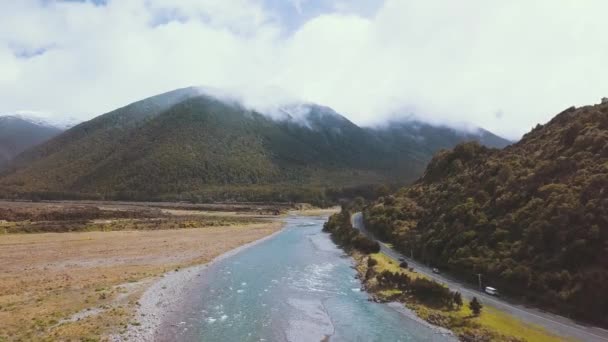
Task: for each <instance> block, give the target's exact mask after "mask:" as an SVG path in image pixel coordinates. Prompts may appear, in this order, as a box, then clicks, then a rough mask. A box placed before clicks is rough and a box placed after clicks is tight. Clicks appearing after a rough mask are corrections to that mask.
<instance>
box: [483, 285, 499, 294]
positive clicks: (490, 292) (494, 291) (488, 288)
mask: <svg viewBox="0 0 608 342" xmlns="http://www.w3.org/2000/svg"><path fill="white" fill-rule="evenodd" d="M485 293H487V294H489V295H491V296H498V290H497V289H495V288H493V287H489V286H486V288H485Z"/></svg>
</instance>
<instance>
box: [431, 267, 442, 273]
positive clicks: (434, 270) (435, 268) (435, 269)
mask: <svg viewBox="0 0 608 342" xmlns="http://www.w3.org/2000/svg"><path fill="white" fill-rule="evenodd" d="M432 271H433V273H435V274H439V273H441V272H439V269H438V268H437V267H433V269H432Z"/></svg>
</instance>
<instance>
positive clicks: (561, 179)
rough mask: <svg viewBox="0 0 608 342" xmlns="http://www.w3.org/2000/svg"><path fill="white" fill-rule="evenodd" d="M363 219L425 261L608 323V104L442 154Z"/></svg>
mask: <svg viewBox="0 0 608 342" xmlns="http://www.w3.org/2000/svg"><path fill="white" fill-rule="evenodd" d="M364 217H365V221H366V224H367V227H368V228H370V229H371V230H372V231H374V232H375V233H376V234H378V235H379V236H381V237H382V238H384V239H386V240H388V241H391V242H393V243H394V245H395V246H396V248H398V249H400V250H402V251H404V252H406V253H407V254H409V253H410V250H413V253H414V256H415V257H416V258H417V259H419V260H423V261H425V262H428V263H430V264H431V265H433V266H437V267H440V268H443V269H446V270H450V271H451V272H453V273H454V274H456V275H458V276H460V277H462V278H463V279H467V280H469V281H471V282H475V283H476V282H477V276H476V274H478V273H481V274H482V275H483V279H484V281H485V285H490V286H495V287H498V288H499V289H500V290H501V291H502V292H503V293H507V294H509V295H514V296H521V297H525V298H526V299H527V300H528V301H531V302H535V303H537V304H539V305H541V306H543V307H546V308H551V309H554V310H557V311H559V312H561V313H563V314H567V315H573V316H577V317H581V318H585V319H588V320H592V321H595V322H601V323H602V324H604V325H608V294H607V293H606V292H605V291H603V288H604V287H605V286H606V284H608V104H602V105H596V106H588V107H583V108H579V109H575V108H574V107H572V108H569V109H567V110H565V111H564V112H562V113H560V114H558V115H557V116H556V117H555V118H553V120H551V121H550V122H549V123H547V124H545V125H542V126H541V125H538V126H537V127H536V128H535V129H534V130H532V131H531V132H530V133H528V134H526V135H525V136H524V137H523V139H522V140H521V141H520V142H518V143H516V144H513V145H511V146H509V147H506V148H505V149H503V150H496V149H489V148H486V147H482V146H480V145H478V144H476V143H465V144H461V145H458V146H457V147H455V148H454V149H453V150H451V151H444V152H440V153H438V154H437V155H435V157H433V159H432V161H431V162H430V164H429V166H428V167H427V169H426V171H425V173H424V176H423V177H422V178H421V179H419V180H418V181H417V182H416V183H415V184H413V185H411V186H408V187H405V188H403V189H401V190H400V191H399V192H397V193H396V194H395V195H394V196H387V197H384V198H381V199H379V200H378V201H377V202H376V203H374V204H372V205H370V206H369V207H367V208H366V209H365V211H364Z"/></svg>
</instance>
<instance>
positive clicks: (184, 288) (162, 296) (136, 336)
mask: <svg viewBox="0 0 608 342" xmlns="http://www.w3.org/2000/svg"><path fill="white" fill-rule="evenodd" d="M282 231H283V229H279V230H277V231H275V232H273V233H272V234H270V235H267V236H265V237H262V238H260V239H257V240H255V241H252V242H249V243H246V244H244V245H241V246H239V247H237V248H234V249H232V250H230V251H228V252H225V253H223V254H221V255H219V256H217V257H215V258H214V259H213V260H211V261H209V262H207V263H204V264H199V265H194V266H190V267H187V268H184V269H178V270H175V271H170V272H167V273H165V274H163V275H161V278H160V279H158V280H157V281H155V282H154V283H153V284H151V285H150V286H149V287H148V288H147V290H146V291H145V292H144V293H143V294H142V296H141V297H140V299H139V301H138V309H137V311H136V313H135V316H134V320H133V323H132V324H131V325H129V327H128V328H127V330H126V331H124V332H123V333H121V334H115V335H113V336H111V337H110V340H111V341H129V342H131V341H135V342H138V341H142V342H146V341H153V340H154V336H155V334H156V332H157V329H158V328H159V327H160V326H161V323H162V322H163V319H164V318H165V317H167V316H168V315H169V314H171V312H174V311H175V310H178V309H179V308H180V307H182V306H183V304H184V302H186V301H188V300H191V299H190V298H185V297H184V294H186V293H188V292H189V291H188V287H189V286H191V285H192V280H193V279H195V278H196V277H200V276H201V274H202V272H203V271H204V270H205V269H207V268H208V267H209V266H211V265H213V264H214V263H217V262H219V261H221V260H224V259H226V258H228V257H231V256H233V255H236V254H238V253H240V252H242V251H244V250H245V249H247V248H250V247H253V246H255V245H257V244H259V243H261V242H264V241H266V240H269V239H272V238H273V237H275V236H276V235H278V234H279V233H281V232H282Z"/></svg>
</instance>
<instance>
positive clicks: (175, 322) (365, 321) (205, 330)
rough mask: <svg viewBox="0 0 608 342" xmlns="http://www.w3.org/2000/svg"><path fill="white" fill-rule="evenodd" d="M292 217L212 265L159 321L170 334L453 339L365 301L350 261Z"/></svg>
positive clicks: (306, 221)
mask: <svg viewBox="0 0 608 342" xmlns="http://www.w3.org/2000/svg"><path fill="white" fill-rule="evenodd" d="M324 222H325V218H322V217H295V216H292V217H289V218H287V219H286V228H285V229H284V231H282V232H281V233H279V234H278V235H276V236H275V237H273V238H271V239H269V240H267V241H264V242H262V243H260V244H257V245H255V246H253V247H251V248H248V249H245V250H244V251H242V252H240V253H238V254H236V255H233V256H231V257H228V258H226V259H223V260H221V261H219V262H217V263H214V264H212V265H211V266H210V267H209V268H207V269H206V270H205V271H204V272H203V274H202V276H201V277H198V278H197V280H196V282H197V283H196V284H194V286H191V287H190V290H189V293H186V294H184V295H186V296H188V297H187V298H190V299H191V300H190V302H189V303H188V304H187V305H186V307H183V308H181V310H179V311H176V312H173V313H172V314H171V316H170V317H169V318H168V319H167V320H166V321H165V322H163V324H162V326H161V331H162V332H163V333H161V335H160V337H161V340H168V341H169V340H170V341H307V342H308V341H322V340H324V339H325V340H329V341H366V342H367V341H448V340H450V339H449V338H448V337H446V336H443V335H441V334H439V333H438V332H437V331H436V330H435V329H432V328H430V327H428V326H427V325H425V324H422V323H420V322H418V321H416V320H414V319H411V318H408V317H407V316H406V315H403V314H402V313H399V312H398V311H396V310H394V309H393V308H391V307H389V306H388V305H386V304H378V303H374V302H370V301H368V296H367V294H366V293H364V292H362V291H360V286H361V285H360V282H359V280H357V279H355V275H356V272H355V270H354V269H353V268H352V266H353V261H352V259H351V258H350V257H348V256H347V255H345V254H344V252H343V251H342V250H340V249H338V248H337V247H336V246H335V244H334V243H333V242H332V241H331V240H330V238H329V236H328V234H325V233H322V232H321V229H322V226H323V223H324Z"/></svg>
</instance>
